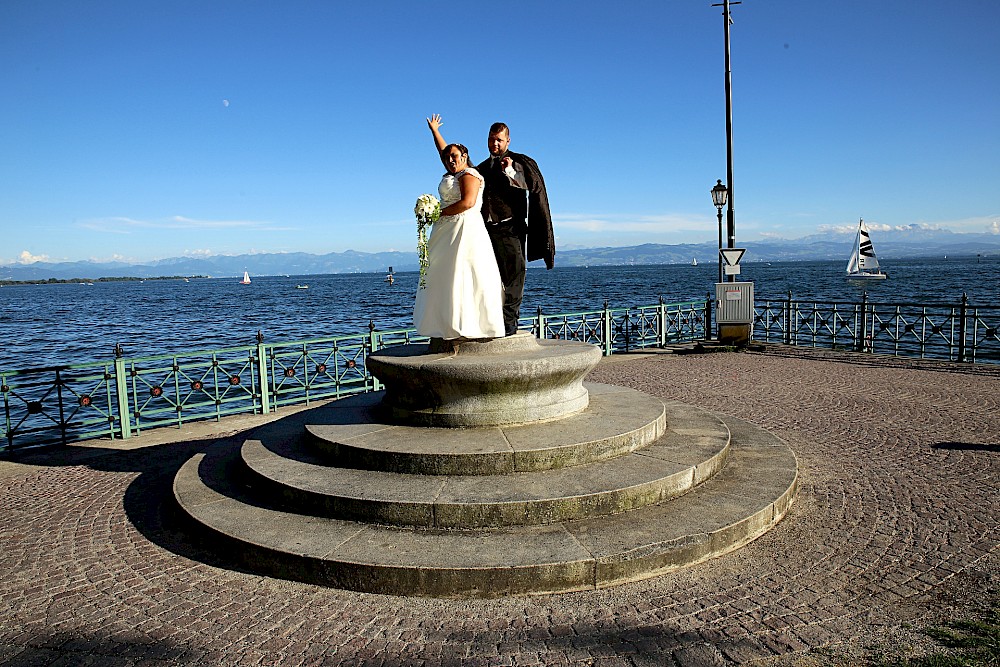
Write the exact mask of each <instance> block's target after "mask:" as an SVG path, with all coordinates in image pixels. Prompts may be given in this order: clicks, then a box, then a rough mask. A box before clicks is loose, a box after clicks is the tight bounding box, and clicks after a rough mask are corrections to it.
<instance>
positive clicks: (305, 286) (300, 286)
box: [295, 285, 309, 289]
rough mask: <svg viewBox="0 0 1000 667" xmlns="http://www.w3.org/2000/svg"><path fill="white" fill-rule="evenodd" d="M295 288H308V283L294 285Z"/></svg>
mask: <svg viewBox="0 0 1000 667" xmlns="http://www.w3.org/2000/svg"><path fill="white" fill-rule="evenodd" d="M295 289H309V285H296V286H295Z"/></svg>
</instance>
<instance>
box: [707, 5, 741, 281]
mask: <svg viewBox="0 0 1000 667" xmlns="http://www.w3.org/2000/svg"><path fill="white" fill-rule="evenodd" d="M739 4H741V2H739V1H738V0H734V1H730V0H724V2H720V3H716V4H714V5H712V6H713V7H722V21H723V25H724V26H725V33H726V182H727V183H728V184H729V208H727V209H726V221H727V231H728V236H729V243H728V245H727V247H729V248H735V247H736V212H735V210H734V209H733V74H732V69H731V68H730V66H729V24H730V23H731V20H730V18H729V5H739ZM732 280H736V276H732ZM719 282H722V281H721V280H720V281H719Z"/></svg>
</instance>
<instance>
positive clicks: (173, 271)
mask: <svg viewBox="0 0 1000 667" xmlns="http://www.w3.org/2000/svg"><path fill="white" fill-rule="evenodd" d="M874 238H875V247H876V249H877V251H878V255H879V258H880V259H882V260H885V261H888V262H891V261H892V260H893V259H903V258H917V257H939V256H944V255H949V256H952V257H958V256H962V255H965V256H973V257H974V256H976V255H983V256H1000V236H997V235H995V234H963V233H956V232H949V231H942V230H926V229H916V228H913V229H905V230H900V231H889V232H878V236H877V237H874ZM852 240H853V237H852V236H845V235H843V234H816V235H813V236H808V237H805V238H802V239H795V240H784V239H774V240H766V241H753V242H748V243H746V244H742V245H741V244H739V243H737V245H739V246H740V247H745V248H746V249H747V252H746V255H745V256H744V258H743V261H744V262H782V261H810V260H843V261H844V263H845V264H846V262H847V258H848V256H849V255H850V252H851V243H852ZM717 257H718V247H717V244H716V243H714V242H709V243H697V244H695V243H685V244H679V245H664V244H659V243H644V244H642V245H637V246H627V247H609V248H572V249H562V250H560V249H558V248H557V253H556V265H557V266H616V265H626V264H637V265H642V264H690V263H691V260H692V259H697V260H698V262H699V263H712V262H715V261H717ZM389 267H392V268H393V269H394V270H395V271H416V270H417V269H418V264H417V254H416V252H415V251H413V252H374V253H366V252H357V251H354V250H347V251H345V252H331V253H328V254H325V255H313V254H309V253H304V252H293V253H257V254H252V255H215V256H211V257H172V258H170V259H161V260H157V261H155V262H148V263H145V264H129V263H124V262H91V261H86V262H56V263H53V262H34V263H32V264H15V265H11V266H0V280H29V281H30V280H47V279H49V278H55V279H62V280H70V279H74V278H90V279H95V278H104V277H112V276H114V277H119V276H130V277H137V278H153V277H158V276H212V277H229V276H241V275H243V271H244V270H246V271H249V272H250V274H251V275H252V276H266V275H311V274H323V273H378V272H382V271H387V270H388V269H389Z"/></svg>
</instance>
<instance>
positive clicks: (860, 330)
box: [752, 294, 1000, 363]
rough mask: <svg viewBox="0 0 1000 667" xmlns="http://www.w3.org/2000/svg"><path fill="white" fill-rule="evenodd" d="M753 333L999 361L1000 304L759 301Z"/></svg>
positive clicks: (789, 340) (771, 338)
mask: <svg viewBox="0 0 1000 667" xmlns="http://www.w3.org/2000/svg"><path fill="white" fill-rule="evenodd" d="M752 335H753V339H754V340H755V341H758V342H765V343H767V342H775V343H784V344H786V345H805V346H810V347H828V348H831V349H844V350H854V351H857V352H872V353H876V354H891V355H895V356H908V357H919V358H921V359H924V358H928V359H942V360H948V361H960V362H978V363H1000V307H998V306H977V305H974V304H970V303H969V302H968V298H967V297H966V295H964V294H963V295H962V298H961V299H960V301H959V302H958V303H953V304H947V303H938V304H917V303H897V304H879V303H872V302H870V301H868V295H867V294H864V295H863V296H862V299H861V303H851V302H842V301H828V302H817V301H796V300H794V299H792V295H791V294H789V295H788V297H787V298H786V299H783V300H778V301H767V300H765V301H758V302H757V304H756V307H755V312H754V324H753V334H752Z"/></svg>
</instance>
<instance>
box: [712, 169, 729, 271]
mask: <svg viewBox="0 0 1000 667" xmlns="http://www.w3.org/2000/svg"><path fill="white" fill-rule="evenodd" d="M728 196H729V190H727V189H726V186H725V185H723V184H722V180H721V179H720V180H718V181H717V182H716V183H715V187H714V188H712V203H713V204H715V209H716V210H717V211H718V213H719V282H720V283H721V282H722V207H723V206H725V205H726V199H727V198H728Z"/></svg>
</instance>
